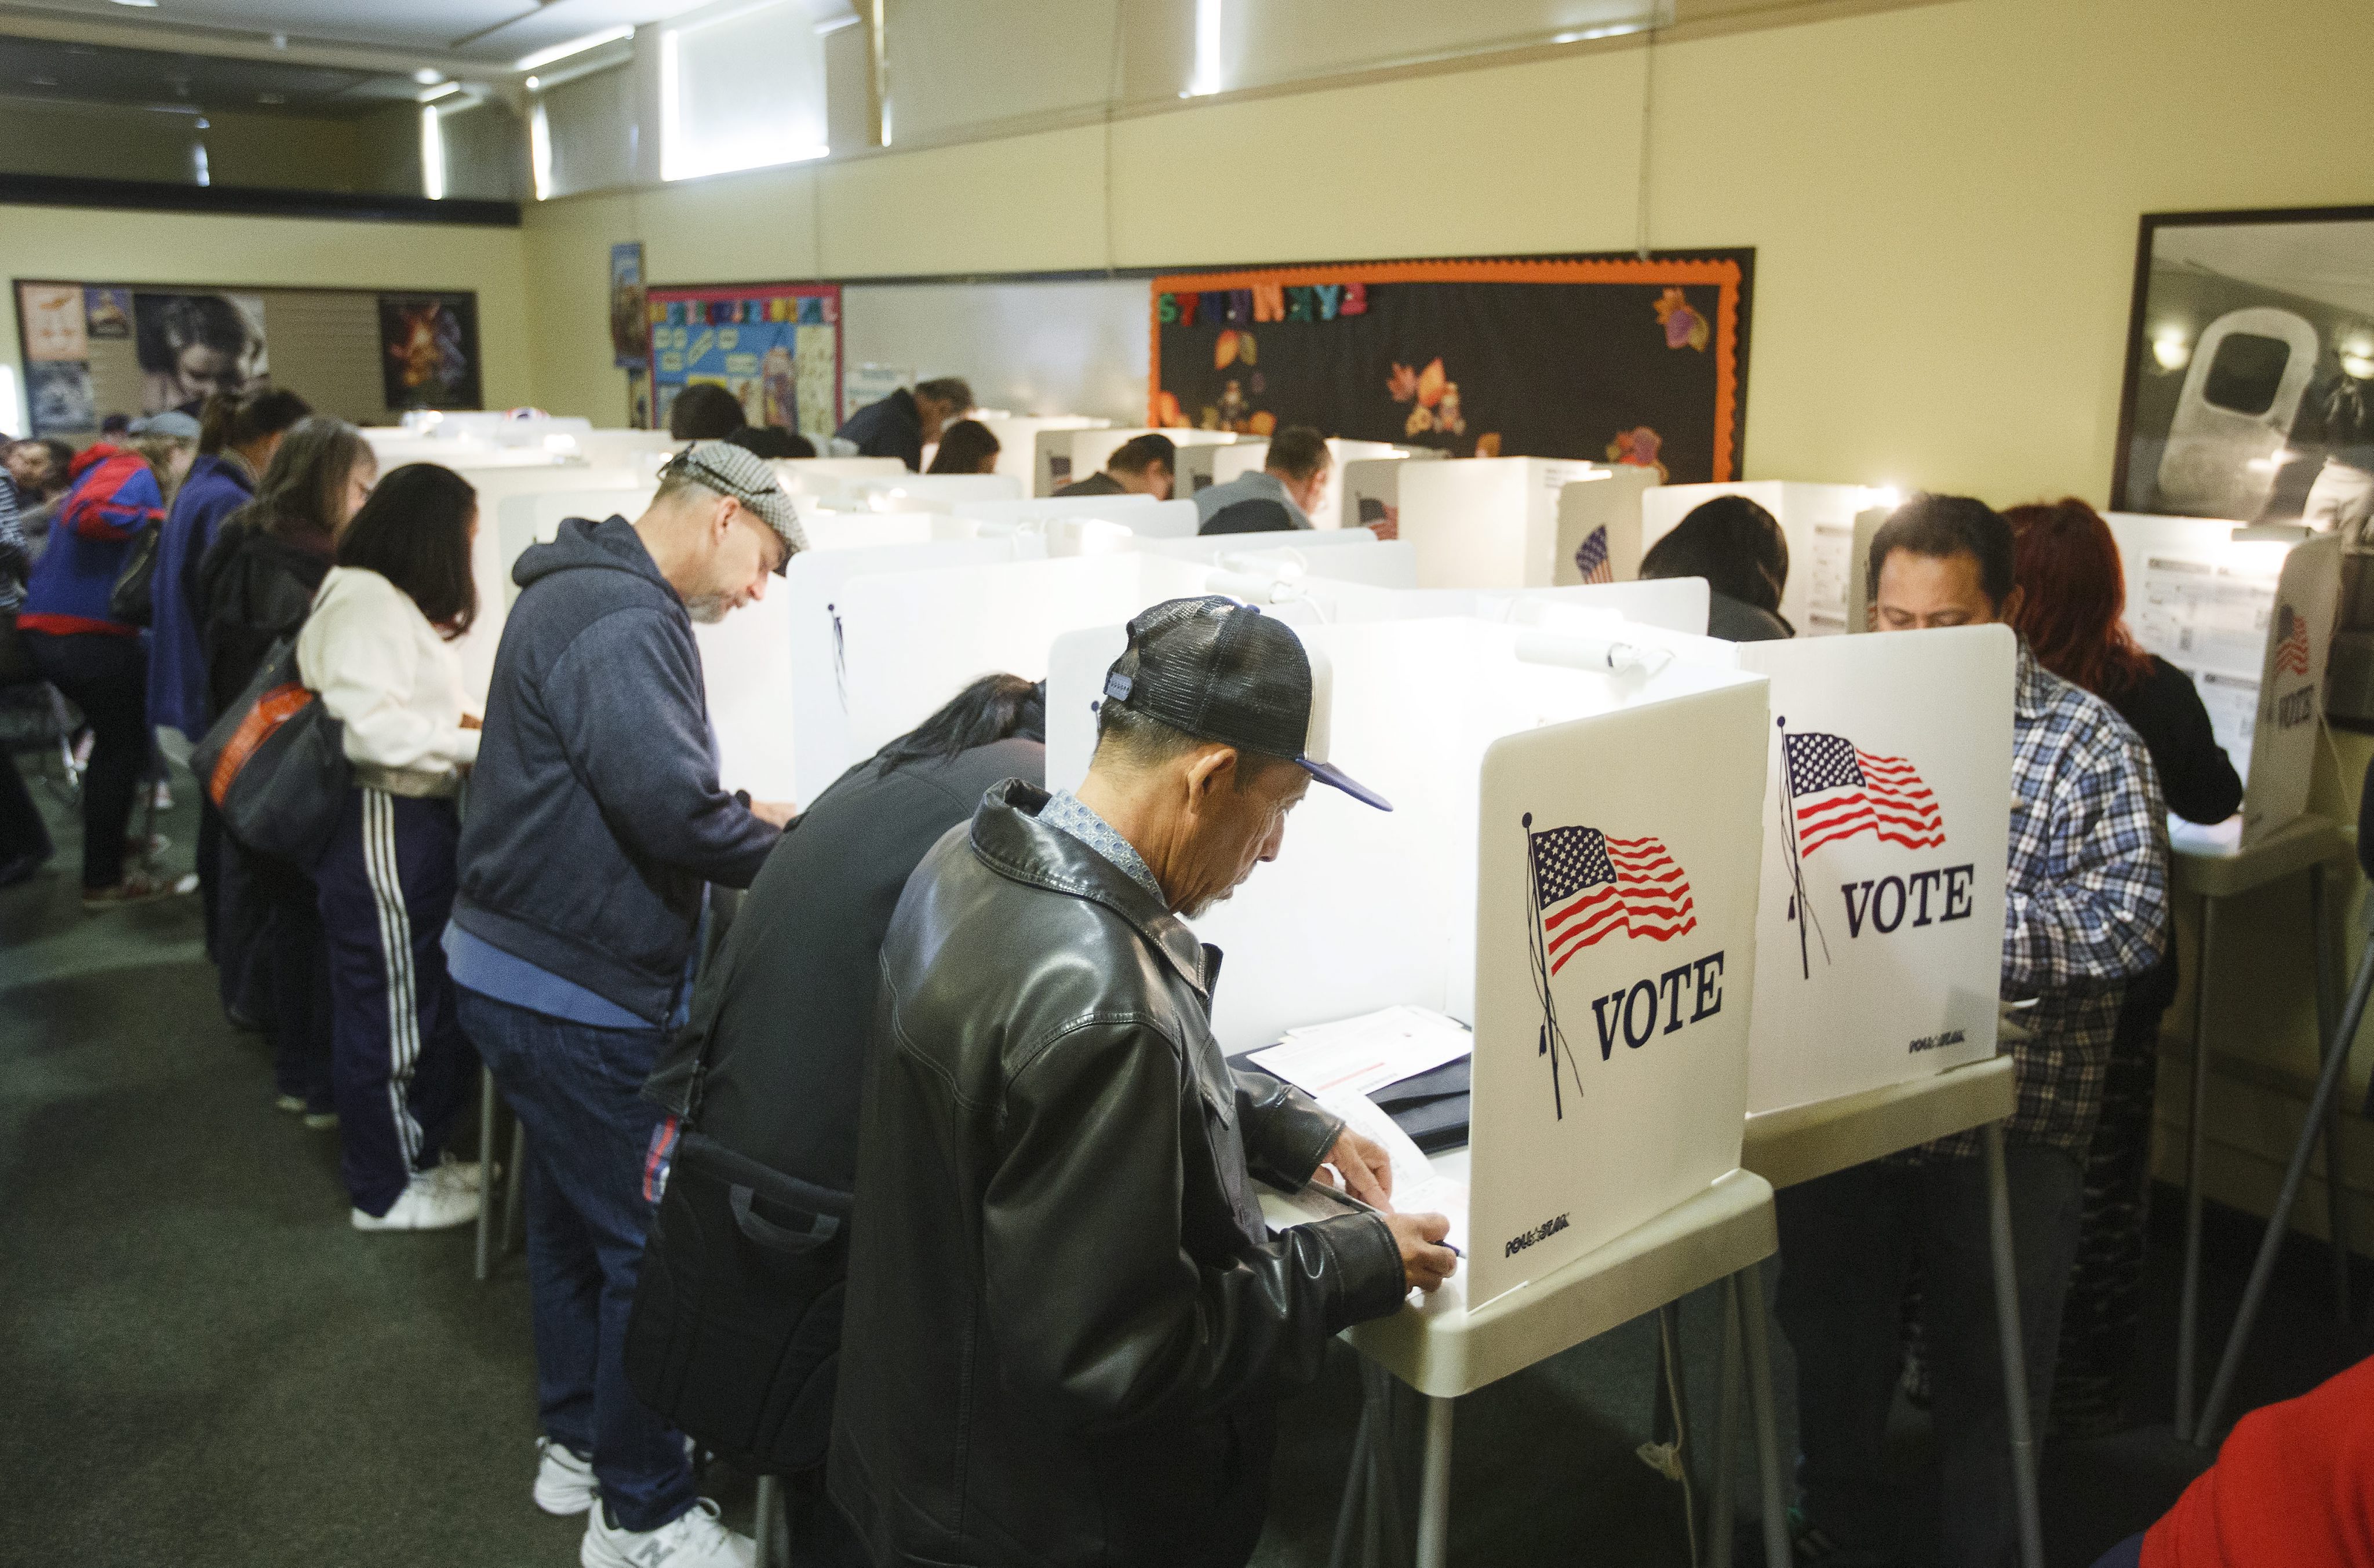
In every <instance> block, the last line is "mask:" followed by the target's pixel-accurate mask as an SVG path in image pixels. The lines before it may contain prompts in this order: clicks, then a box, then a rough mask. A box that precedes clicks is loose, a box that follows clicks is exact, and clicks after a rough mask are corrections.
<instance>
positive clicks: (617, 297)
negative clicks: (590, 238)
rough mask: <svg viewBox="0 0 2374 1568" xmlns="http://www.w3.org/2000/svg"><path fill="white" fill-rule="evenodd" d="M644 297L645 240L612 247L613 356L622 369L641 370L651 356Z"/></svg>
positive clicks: (611, 321) (611, 328)
mask: <svg viewBox="0 0 2374 1568" xmlns="http://www.w3.org/2000/svg"><path fill="white" fill-rule="evenodd" d="M647 310H648V307H647V306H646V305H645V303H644V299H643V242H642V241H641V240H629V241H627V242H625V243H622V244H617V245H613V246H611V247H610V356H611V360H612V363H614V364H616V365H617V367H618V368H619V369H632V370H640V369H645V368H646V366H647V364H648V362H649V360H650V358H651V344H650V342H649V341H648V340H647V339H646V337H645V335H644V333H645V329H646V327H647V325H648V323H649V320H650V318H649V316H648V314H647Z"/></svg>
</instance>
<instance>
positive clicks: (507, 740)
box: [445, 441, 806, 1568]
mask: <svg viewBox="0 0 2374 1568" xmlns="http://www.w3.org/2000/svg"><path fill="white" fill-rule="evenodd" d="M805 544H806V536H805V533H804V532H802V530H801V527H800V522H799V519H798V516H797V514H796V513H795V512H794V511H793V506H792V500H791V497H789V496H788V495H786V494H785V493H784V492H783V489H782V486H781V485H780V484H779V483H778V482H777V480H776V478H775V474H774V471H773V470H772V469H770V468H769V467H768V466H767V464H766V463H765V462H763V461H762V460H760V459H759V458H757V457H755V456H753V455H752V454H750V453H749V452H747V451H744V450H742V449H741V448H740V447H735V446H730V445H728V444H727V443H725V442H723V441H702V442H699V444H697V445H695V446H693V447H691V448H689V449H688V450H687V451H685V452H684V453H683V454H682V455H680V456H679V457H677V458H676V459H675V460H674V461H673V462H670V463H669V464H668V465H667V466H666V467H665V468H664V469H662V470H661V471H660V486H659V491H658V493H657V494H656V495H655V496H654V497H652V504H651V508H650V509H649V510H647V511H646V512H644V513H643V515H642V516H641V517H640V518H638V519H637V520H636V521H634V522H632V523H629V522H628V521H626V519H624V518H622V517H613V518H611V519H609V520H608V521H605V522H600V523H593V522H588V521H584V520H582V519H571V520H570V521H568V522H565V523H563V524H562V525H561V527H560V533H559V536H558V538H557V539H555V540H554V541H553V543H551V544H539V545H536V546H535V547H534V548H532V549H530V550H528V551H527V552H526V554H524V555H523V556H521V557H520V559H519V565H518V566H517V567H516V568H514V569H513V571H512V574H511V575H512V577H513V579H515V580H516V581H517V582H518V583H519V585H520V589H521V592H520V596H519V599H518V601H517V602H516V603H513V604H512V606H511V614H510V617H509V618H508V619H507V620H506V621H505V622H504V623H503V635H502V642H501V644H500V645H499V648H498V649H497V651H496V654H495V673H494V680H493V684H492V685H491V687H490V688H489V691H488V698H487V720H486V734H485V736H484V737H483V739H482V742H481V743H480V745H479V747H478V761H477V766H476V770H475V772H474V774H473V776H472V778H471V785H470V803H469V813H468V816H467V819H466V820H465V821H464V824H463V826H462V841H461V850H460V877H461V883H460V886H461V891H460V894H459V896H458V897H457V898H456V899H455V900H454V905H453V920H452V925H451V926H449V927H448V928H447V930H446V935H445V950H446V955H447V959H448V963H449V967H450V969H451V972H452V977H453V980H454V983H455V985H456V987H457V988H458V1004H459V1012H460V1013H461V1018H462V1026H463V1029H464V1032H465V1033H466V1034H467V1035H468V1036H469V1037H470V1039H471V1042H472V1043H473V1044H475V1045H476V1047H477V1048H478V1052H479V1054H480V1055H481V1056H482V1057H483V1058H485V1059H486V1063H487V1065H488V1067H489V1068H490V1069H492V1070H493V1071H494V1074H495V1082H496V1083H497V1084H498V1085H499V1087H500V1089H501V1090H502V1094H503V1098H504V1100H505V1101H506V1102H508V1103H509V1104H510V1106H511V1108H512V1110H513V1111H515V1112H516V1113H517V1114H518V1115H519V1117H520V1119H521V1121H522V1122H523V1123H524V1124H525V1126H526V1128H527V1131H528V1159H527V1169H526V1170H525V1171H524V1172H523V1173H522V1174H523V1179H524V1180H525V1181H526V1184H527V1185H526V1187H525V1188H524V1189H523V1192H524V1198H525V1205H526V1212H527V1247H528V1275H529V1287H530V1292H531V1294H532V1297H533V1300H534V1304H535V1352H536V1383H537V1388H536V1396H537V1402H538V1405H539V1406H540V1408H541V1424H542V1428H543V1436H542V1437H541V1438H539V1439H538V1441H537V1445H536V1446H537V1449H538V1451H539V1454H540V1460H539V1465H538V1469H537V1473H536V1480H535V1502H536V1504H537V1506H539V1507H541V1508H543V1509H544V1510H545V1511H546V1512H547V1513H552V1514H564V1515H566V1514H577V1513H586V1512H588V1511H589V1510H590V1514H589V1517H588V1519H587V1521H586V1528H585V1539H584V1542H583V1545H582V1551H581V1561H582V1562H583V1563H584V1564H585V1565H586V1568H641V1565H643V1564H647V1563H658V1562H666V1563H667V1564H668V1568H725V1565H728V1564H732V1565H735V1568H747V1565H748V1563H749V1562H750V1561H751V1550H750V1542H749V1540H748V1538H746V1537H744V1536H739V1535H735V1534H733V1533H731V1532H729V1531H727V1530H726V1529H725V1527H723V1525H721V1524H719V1523H718V1521H717V1513H716V1508H715V1505H714V1504H709V1503H707V1502H706V1501H705V1500H703V1499H700V1498H699V1497H697V1496H696V1495H695V1494H694V1488H693V1480H692V1471H691V1467H690V1466H689V1465H688V1463H687V1461H686V1457H685V1452H684V1447H683V1445H682V1442H681V1440H680V1439H679V1438H678V1437H677V1436H676V1433H673V1432H671V1431H669V1430H668V1428H667V1426H666V1424H665V1423H664V1422H662V1421H661V1420H660V1418H659V1417H657V1416H655V1415H653V1414H652V1412H651V1411H650V1410H647V1409H645V1408H644V1407H643V1406H642V1405H641V1403H640V1402H639V1401H638V1400H637V1399H636V1398H635V1396H634V1393H633V1391H632V1389H631V1388H629V1386H628V1383H627V1376H626V1369H625V1360H624V1354H625V1352H624V1347H625V1340H626V1331H627V1315H628V1309H629V1306H630V1305H631V1304H632V1302H633V1300H634V1294H635V1274H636V1269H637V1266H638V1264H639V1262H640V1261H641V1257H642V1249H643V1232H644V1228H645V1226H646V1224H647V1223H648V1221H649V1219H650V1214H651V1203H652V1199H655V1198H656V1197H657V1194H656V1193H653V1192H651V1191H648V1190H647V1189H646V1186H645V1172H644V1168H643V1167H644V1164H645V1156H646V1153H647V1152H648V1151H649V1150H650V1149H651V1147H652V1131H653V1129H654V1128H655V1127H656V1126H657V1125H658V1122H659V1119H660V1112H659V1111H658V1109H657V1108H656V1107H655V1106H652V1105H651V1104H650V1103H649V1102H647V1101H645V1100H643V1099H642V1098H641V1094H640V1091H641V1087H642V1082H643V1080H644V1078H645V1077H646V1076H647V1075H648V1074H649V1073H650V1071H651V1069H652V1063H653V1061H654V1059H656V1058H657V1056H658V1054H659V1052H660V1049H661V1047H662V1046H663V1044H664V1041H665V1038H666V1031H667V1028H668V1026H669V1025H670V1024H671V1023H672V1022H673V1021H675V1020H676V1019H678V1018H680V1017H681V1016H682V1012H683V1004H684V1002H685V1000H686V997H687V996H688V992H689V989H690V986H689V980H690V974H689V971H690V966H691V959H692V956H693V951H694V941H695V937H696V935H697V933H698V931H699V923H700V913H701V907H702V901H703V898H704V896H705V890H706V884H707V883H712V882H713V883H722V884H723V885H725V886H728V887H747V886H749V885H750V880H751V878H752V877H754V876H756V875H757V874H758V867H759V865H760V864H761V862H763V861H764V860H766V858H767V851H768V850H769V849H770V848H773V846H774V843H775V840H776V838H777V837H778V836H779V834H780V830H781V828H782V825H783V823H784V822H786V821H787V820H789V818H790V816H791V811H792V808H791V807H789V806H787V805H785V806H773V805H768V804H764V803H752V802H749V801H748V800H747V797H745V796H737V795H730V794H727V793H726V792H725V790H723V788H722V787H721V786H720V785H719V783H718V777H717V754H716V749H715V746H714V743H713V741H712V738H711V731H710V726H709V711H708V698H707V695H706V693H705V691H704V688H703V685H702V682H701V667H700V655H699V650H698V649H696V648H695V646H694V643H693V639H692V626H693V623H694V622H695V621H704V622H706V621H717V620H722V619H723V618H724V616H725V614H727V612H729V611H731V610H734V609H735V608H737V607H739V606H740V605H743V604H746V603H751V602H753V601H755V600H757V599H758V597H759V596H760V595H761V594H763V593H764V592H765V591H766V583H767V577H768V574H769V573H770V572H774V573H780V572H782V570H783V568H784V567H785V565H786V564H788V562H789V561H790V559H791V557H792V556H793V554H795V553H796V552H797V551H799V550H801V549H802V548H804V547H805Z"/></svg>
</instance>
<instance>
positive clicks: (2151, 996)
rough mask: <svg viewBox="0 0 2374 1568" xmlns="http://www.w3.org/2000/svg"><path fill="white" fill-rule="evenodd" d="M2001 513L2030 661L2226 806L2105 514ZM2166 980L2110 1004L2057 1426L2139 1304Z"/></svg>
mask: <svg viewBox="0 0 2374 1568" xmlns="http://www.w3.org/2000/svg"><path fill="white" fill-rule="evenodd" d="M2004 518H2005V519H2006V520H2007V521H2009V522H2010V523H2011V527H2012V537H2013V542H2014V543H2013V580H2014V581H2015V582H2016V584H2017V585H2018V591H2017V592H2016V594H2015V595H2014V596H2013V599H2012V603H2013V604H2014V606H2015V608H2014V610H2013V613H2012V615H2011V623H2012V626H2013V628H2014V629H2015V630H2016V631H2017V632H2018V633H2019V635H2020V636H2021V637H2023V638H2026V639H2027V645H2028V648H2029V649H2030V650H2031V651H2033V652H2034V653H2035V655H2036V658H2037V662H2039V663H2040V664H2042V665H2043V666H2044V667H2045V668H2046V669H2048V670H2050V671H2051V672H2052V673H2054V674H2056V675H2059V676H2060V677H2061V678H2062V679H2063V680H2065V681H2069V682H2071V683H2073V684H2074V685H2080V686H2083V687H2085V688H2086V690H2087V691H2089V692H2092V693H2093V694H2094V695H2095V696H2098V697H2100V698H2101V699H2102V700H2103V701H2105V702H2107V703H2109V704H2110V706H2111V707H2112V708H2116V709H2117V710H2118V713H2119V717H2120V718H2121V719H2124V720H2126V721H2127V723H2128V724H2129V726H2131V727H2132V728H2133V730H2134V731H2135V733H2136V734H2138V735H2140V736H2141V737H2142V738H2143V743H2144V746H2145V749H2146V750H2147V751H2149V752H2150V753H2151V759H2152V766H2153V767H2154V768H2156V769H2157V771H2158V773H2159V781H2160V789H2161V790H2162V791H2163V793H2164V794H2165V795H2166V796H2167V799H2168V810H2169V811H2170V812H2172V813H2175V814H2176V815H2178V816H2180V817H2183V818H2184V819H2186V820H2187V821H2189V822H2198V823H2215V822H2223V821H2225V820H2226V819H2227V817H2229V816H2231V815H2233V814H2234V813H2235V811H2236V810H2237V809H2239V807H2240V805H2241V803H2242V780H2241V779H2240V778H2238V777H2237V776H2236V774H2235V772H2234V765H2233V763H2232V762H2230V761H2229V760H2227V755H2226V752H2225V749H2224V748H2223V747H2221V746H2220V745H2218V743H2217V737H2216V736H2215V734H2213V733H2211V731H2210V728H2209V712H2208V710H2207V709H2206V708H2204V707H2202V705H2201V694H2200V693H2199V692H2198V691H2197V690H2195V689H2194V687H2193V685H2192V677H2191V676H2189V675H2187V674H2186V673H2184V672H2183V671H2181V670H2180V669H2178V668H2177V667H2176V666H2175V665H2173V664H2170V663H2169V662H2168V661H2167V660H2165V659H2161V658H2158V657H2156V656H2155V655H2153V654H2150V653H2146V652H2145V651H2144V650H2143V649H2141V648H2139V647H2137V646H2136V644H2135V639H2134V638H2133V635H2131V634H2130V633H2129V632H2128V630H2127V628H2126V625H2125V623H2124V622H2123V621H2122V620H2121V618H2120V617H2121V614H2123V613H2124V611H2125V609H2126V602H2127V586H2126V574H2125V572H2124V570H2123V569H2122V568H2121V566H2120V564H2119V547H2118V544H2117V542H2116V541H2115V540H2113V539H2112V538H2111V537H2110V524H2108V523H2106V522H2104V521H2102V519H2101V516H2100V514H2098V513H2097V512H2096V511H2095V510H2094V509H2093V508H2092V507H2089V506H2087V505H2086V503H2085V502H2083V501H2080V500H2074V499H2072V500H2061V501H2054V502H2051V503H2039V504H2037V505H2034V506H2025V507H2013V508H2011V509H2009V510H2007V511H2005V512H2004ZM2176 980H2177V974H2176V944H2175V943H2174V942H2170V943H2168V954H2167V956H2166V957H2164V958H2163V959H2161V960H2160V965H2159V967H2158V968H2157V969H2156V970H2154V971H2153V972H2152V973H2150V974H2148V975H2145V976H2144V977H2142V978H2141V979H2138V980H2135V981H2134V982H2133V983H2132V984H2130V985H2129V986H2128V988H2127V995H2126V1000H2125V1001H2124V1002H2123V1003H2122V1004H2121V1007H2120V1010H2119V1026H2118V1034H2117V1035H2116V1036H2115V1037H2114V1038H2113V1039H2112V1041H2111V1045H2110V1075H2109V1078H2108V1081H2107V1082H2105V1084H2104V1086H2103V1094H2102V1117H2101V1120H2100V1121H2099V1122H2098V1123H2097V1124H2096V1126H2095V1129H2094V1141H2093V1146H2092V1148H2091V1150H2090V1151H2089V1152H2088V1155H2087V1159H2086V1200H2085V1202H2086V1207H2085V1215H2084V1219H2083V1221H2082V1223H2081V1229H2080V1233H2079V1239H2078V1246H2077V1265H2076V1268H2075V1269H2074V1270H2073V1271H2072V1272H2071V1275H2070V1280H2069V1300H2068V1305H2067V1306H2066V1307H2065V1308H2064V1309H2063V1313H2062V1318H2061V1358H2060V1361H2059V1363H2057V1370H2056V1371H2055V1373H2054V1376H2053V1389H2052V1418H2053V1424H2054V1426H2055V1427H2056V1428H2057V1429H2058V1430H2059V1431H2061V1432H2062V1433H2066V1434H2071V1435H2084V1434H2086V1433H2100V1432H2108V1431H2111V1430H2113V1429H2115V1428H2116V1427H2117V1425H2118V1424H2119V1403H2120V1391H2121V1390H2120V1386H2121V1383H2122V1382H2123V1381H2124V1375H2125V1371H2126V1363H2127V1360H2128V1354H2129V1352H2130V1351H2131V1349H2132V1348H2133V1342H2134V1337H2135V1326H2136V1323H2137V1320H2138V1319H2139V1317H2140V1316H2141V1310H2140V1301H2141V1295H2142V1288H2143V1263H2144V1202H2145V1195H2146V1193H2147V1191H2148V1189H2149V1184H2150V1181H2151V1129H2152V1089H2153V1085H2154V1082H2155V1081H2156V1079H2157V1056H2158V1051H2159V1021H2160V1014H2161V1013H2163V1012H2167V1011H2168V1003H2169V1002H2171V1001H2173V1000H2175V999H2176Z"/></svg>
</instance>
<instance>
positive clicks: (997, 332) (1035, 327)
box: [840, 277, 1150, 424]
mask: <svg viewBox="0 0 2374 1568" xmlns="http://www.w3.org/2000/svg"><path fill="white" fill-rule="evenodd" d="M1148 309H1149V306H1148V300H1147V296H1146V279H1144V278H1142V277H1140V278H1091V279H1070V280H1058V281H1048V282H1036V283H1031V282H998V283H864V284H850V285H847V286H845V287H843V288H842V289H841V291H840V333H841V355H842V357H843V359H844V361H845V362H846V363H848V364H851V365H860V364H866V363H873V364H880V365H900V366H911V367H912V368H913V369H914V372H915V377H916V379H917V380H930V379H931V378H933V377H934V376H962V377H963V378H964V379H965V380H966V381H967V382H968V383H969V384H970V386H971V387H972V395H973V396H974V397H976V398H978V399H980V401H981V404H982V405H983V406H984V407H989V408H1003V409H1008V410H1011V411H1012V412H1014V413H1016V414H1087V415H1100V416H1102V417H1104V418H1107V419H1115V420H1120V421H1122V422H1123V423H1128V424H1134V423H1135V422H1136V421H1138V420H1140V419H1143V418H1145V417H1146V379H1147V375H1148V370H1149V365H1148V358H1149V356H1148V348H1149V345H1150V340H1149V335H1148V332H1147V327H1146V319H1147V318H1146V312H1147V310H1148ZM851 412H854V410H851Z"/></svg>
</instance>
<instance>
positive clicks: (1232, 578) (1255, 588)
mask: <svg viewBox="0 0 2374 1568" xmlns="http://www.w3.org/2000/svg"><path fill="white" fill-rule="evenodd" d="M1204 591H1205V592H1206V593H1225V594H1227V595H1228V597H1229V598H1231V599H1241V600H1243V601H1244V602H1245V603H1248V604H1283V603H1287V602H1288V601H1289V600H1295V599H1300V598H1303V597H1305V595H1304V593H1303V590H1302V584H1301V583H1299V582H1298V581H1296V580H1295V579H1292V578H1289V577H1287V576H1285V575H1283V574H1280V575H1277V576H1272V575H1270V574H1268V573H1266V572H1249V571H1248V572H1232V571H1216V572H1214V573H1213V574H1212V575H1211V576H1209V577H1207V578H1205V579H1204Z"/></svg>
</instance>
